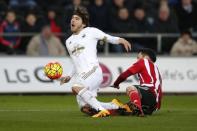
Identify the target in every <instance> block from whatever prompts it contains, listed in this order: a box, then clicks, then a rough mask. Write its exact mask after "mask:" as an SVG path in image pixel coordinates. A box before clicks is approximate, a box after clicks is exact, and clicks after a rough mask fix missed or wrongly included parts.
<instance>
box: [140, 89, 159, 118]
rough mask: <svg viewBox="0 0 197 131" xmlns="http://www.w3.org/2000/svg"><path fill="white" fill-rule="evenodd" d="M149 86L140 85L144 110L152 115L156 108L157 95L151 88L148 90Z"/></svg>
mask: <svg viewBox="0 0 197 131" xmlns="http://www.w3.org/2000/svg"><path fill="white" fill-rule="evenodd" d="M146 88H148V87H143V86H142V87H140V88H139V90H140V93H141V95H142V98H141V102H142V110H143V112H144V114H146V115H151V114H152V113H153V111H155V109H156V96H155V94H154V93H153V92H151V91H150V90H146Z"/></svg>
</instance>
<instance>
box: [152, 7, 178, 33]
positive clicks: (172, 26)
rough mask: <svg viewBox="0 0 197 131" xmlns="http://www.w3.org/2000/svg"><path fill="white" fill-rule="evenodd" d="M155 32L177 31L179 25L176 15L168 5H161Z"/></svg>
mask: <svg viewBox="0 0 197 131" xmlns="http://www.w3.org/2000/svg"><path fill="white" fill-rule="evenodd" d="M155 32H158V33H177V32H179V30H178V25H177V21H176V19H175V17H174V16H173V15H172V12H170V8H169V7H168V5H161V6H160V8H159V12H158V17H157V19H156V26H155Z"/></svg>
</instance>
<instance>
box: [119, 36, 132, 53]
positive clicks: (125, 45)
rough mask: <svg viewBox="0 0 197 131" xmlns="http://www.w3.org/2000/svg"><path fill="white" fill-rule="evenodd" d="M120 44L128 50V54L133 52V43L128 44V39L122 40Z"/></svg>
mask: <svg viewBox="0 0 197 131" xmlns="http://www.w3.org/2000/svg"><path fill="white" fill-rule="evenodd" d="M119 43H120V44H122V45H123V46H124V48H125V49H126V51H127V52H129V51H130V50H131V43H130V42H128V41H127V40H126V39H124V38H120V39H119Z"/></svg>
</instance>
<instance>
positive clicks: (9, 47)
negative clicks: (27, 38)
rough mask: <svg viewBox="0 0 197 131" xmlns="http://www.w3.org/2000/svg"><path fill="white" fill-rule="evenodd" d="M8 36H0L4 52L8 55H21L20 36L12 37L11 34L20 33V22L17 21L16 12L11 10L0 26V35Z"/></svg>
mask: <svg viewBox="0 0 197 131" xmlns="http://www.w3.org/2000/svg"><path fill="white" fill-rule="evenodd" d="M1 33H2V34H4V33H5V34H6V35H5V36H0V43H1V44H2V48H3V50H2V51H5V52H6V53H8V54H13V53H19V52H20V51H19V49H18V47H19V44H20V41H21V39H20V37H19V36H16V35H14V36H10V34H9V33H11V34H12V33H20V26H19V22H18V21H17V20H16V14H15V12H14V11H12V10H10V11H8V12H7V13H6V18H5V20H4V21H3V22H2V24H1V25H0V34H1Z"/></svg>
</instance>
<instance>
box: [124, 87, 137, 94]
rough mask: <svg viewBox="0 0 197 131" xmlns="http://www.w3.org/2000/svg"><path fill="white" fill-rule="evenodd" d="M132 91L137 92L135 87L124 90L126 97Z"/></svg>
mask: <svg viewBox="0 0 197 131" xmlns="http://www.w3.org/2000/svg"><path fill="white" fill-rule="evenodd" d="M132 91H137V88H136V87H135V86H129V87H127V88H126V93H127V95H129V94H130V93H131V92H132Z"/></svg>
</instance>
